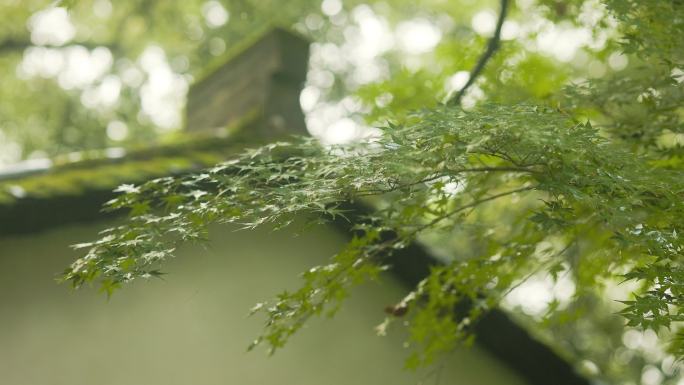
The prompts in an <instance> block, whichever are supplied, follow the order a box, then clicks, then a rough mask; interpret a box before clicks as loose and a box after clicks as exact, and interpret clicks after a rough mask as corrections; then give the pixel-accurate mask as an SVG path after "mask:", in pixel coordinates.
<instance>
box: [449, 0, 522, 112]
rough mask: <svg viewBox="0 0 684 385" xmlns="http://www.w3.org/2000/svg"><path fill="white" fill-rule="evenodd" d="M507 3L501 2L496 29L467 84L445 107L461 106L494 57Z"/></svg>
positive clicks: (505, 0)
mask: <svg viewBox="0 0 684 385" xmlns="http://www.w3.org/2000/svg"><path fill="white" fill-rule="evenodd" d="M508 3H509V0H501V11H500V13H499V20H497V22H496V29H495V30H494V36H492V37H491V38H490V39H489V42H488V43H487V49H486V50H485V51H484V52H483V53H482V55H481V56H480V59H478V61H477V64H476V65H475V67H473V69H472V71H470V77H469V78H468V82H467V83H466V84H465V85H464V86H463V88H461V89H460V90H459V91H458V93H456V95H454V96H453V97H452V98H451V99H449V100H448V101H447V105H449V106H458V105H460V104H461V99H462V98H463V95H465V93H466V91H467V90H468V88H470V86H472V85H473V83H475V80H476V79H477V77H478V76H480V73H481V72H482V70H484V67H485V65H487V62H488V61H489V59H491V58H492V56H494V53H496V51H497V50H498V49H499V43H500V42H501V28H502V27H503V23H504V20H505V19H506V14H507V13H508Z"/></svg>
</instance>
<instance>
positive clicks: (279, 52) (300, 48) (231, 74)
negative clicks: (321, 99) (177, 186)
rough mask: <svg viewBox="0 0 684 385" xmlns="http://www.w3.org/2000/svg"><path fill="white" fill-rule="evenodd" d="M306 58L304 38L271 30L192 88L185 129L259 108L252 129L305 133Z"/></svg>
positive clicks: (219, 125)
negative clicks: (302, 94) (301, 96)
mask: <svg viewBox="0 0 684 385" xmlns="http://www.w3.org/2000/svg"><path fill="white" fill-rule="evenodd" d="M308 60H309V42H308V41H307V40H305V39H303V38H301V37H299V36H297V35H295V34H293V33H291V32H288V31H286V30H283V29H273V30H271V31H270V32H268V33H266V34H265V35H264V36H263V37H262V38H261V39H260V40H258V41H257V42H256V43H254V44H253V45H251V46H249V47H248V48H246V49H244V50H243V51H242V52H240V53H238V54H237V55H234V56H233V57H231V58H230V59H229V60H228V61H227V62H226V63H225V64H224V65H222V66H220V67H219V68H218V69H216V70H215V71H214V72H213V73H211V74H209V75H207V76H205V77H204V78H202V79H201V80H199V81H198V82H197V83H195V84H194V85H193V86H192V87H191V88H190V91H189V94H188V103H187V108H186V125H187V129H188V130H190V131H197V130H222V129H226V128H229V127H230V126H232V125H234V124H235V123H236V122H239V121H240V120H241V119H243V118H244V117H245V116H251V115H254V114H257V115H259V118H260V123H259V124H255V125H253V126H252V127H253V128H255V132H254V133H253V134H254V135H258V136H263V137H274V136H279V135H282V134H285V133H299V134H305V133H306V125H305V123H304V114H303V113H302V110H301V107H300V105H299V93H300V91H301V88H302V85H303V84H304V81H305V80H306V71H307V63H308Z"/></svg>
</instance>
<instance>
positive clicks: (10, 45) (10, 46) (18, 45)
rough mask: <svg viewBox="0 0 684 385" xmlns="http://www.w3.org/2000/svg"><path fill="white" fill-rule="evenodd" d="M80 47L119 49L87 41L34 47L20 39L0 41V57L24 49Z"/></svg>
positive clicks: (114, 50)
mask: <svg viewBox="0 0 684 385" xmlns="http://www.w3.org/2000/svg"><path fill="white" fill-rule="evenodd" d="M76 45H80V46H83V47H85V48H86V49H88V50H93V49H95V48H97V47H106V48H109V50H110V51H112V52H116V51H118V50H119V49H120V47H119V45H118V44H116V43H94V42H89V41H80V42H71V43H68V44H66V45H61V46H52V45H46V46H43V45H36V44H33V43H32V42H31V41H30V40H20V39H5V40H1V41H0V55H3V54H9V53H20V54H21V53H22V52H23V51H24V50H25V49H27V48H30V47H46V48H56V49H59V48H64V47H69V46H76Z"/></svg>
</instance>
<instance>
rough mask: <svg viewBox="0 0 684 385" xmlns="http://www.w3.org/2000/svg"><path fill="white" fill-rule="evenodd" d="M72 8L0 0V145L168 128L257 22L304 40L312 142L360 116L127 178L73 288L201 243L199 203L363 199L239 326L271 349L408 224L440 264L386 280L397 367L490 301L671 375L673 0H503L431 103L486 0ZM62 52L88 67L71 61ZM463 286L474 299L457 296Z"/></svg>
mask: <svg viewBox="0 0 684 385" xmlns="http://www.w3.org/2000/svg"><path fill="white" fill-rule="evenodd" d="M68 6H69V11H68V12H67V11H58V13H59V12H63V14H62V13H59V14H57V16H56V20H60V19H59V18H60V17H61V18H63V17H67V18H68V20H69V21H70V23H71V25H72V26H73V33H72V34H71V35H68V34H67V35H65V36H66V37H65V36H63V37H62V40H50V39H55V38H54V37H52V38H49V37H45V35H44V34H43V35H41V33H40V28H38V27H36V25H39V24H40V23H37V22H36V21H35V20H38V19H37V18H38V16H36V15H38V14H40V12H45V10H46V9H47V10H50V9H52V10H53V11H51V12H55V11H54V9H55V8H49V2H47V1H21V2H20V1H16V0H0V18H2V20H6V21H7V22H5V23H1V24H0V67H1V68H2V69H3V72H2V73H3V75H0V84H3V87H1V88H0V100H2V101H3V103H2V104H0V135H2V139H3V140H2V141H0V143H5V146H4V147H3V149H4V150H2V149H0V158H6V160H7V161H13V160H16V159H19V158H27V157H35V156H43V155H49V156H53V155H56V154H60V153H66V152H70V151H74V150H82V149H88V148H102V147H105V146H110V145H113V144H116V145H124V146H126V145H130V144H133V143H151V142H155V141H159V140H163V136H164V135H167V134H168V132H169V131H171V130H173V129H175V128H177V127H179V126H180V125H181V121H180V114H179V111H180V108H181V107H182V104H183V97H184V92H185V91H184V90H185V89H187V85H188V84H189V83H190V82H191V80H192V78H197V77H199V76H202V74H203V73H204V72H206V71H207V70H209V69H211V68H213V66H214V65H215V63H217V62H218V61H220V60H221V56H222V55H224V52H227V51H230V49H231V47H234V46H237V45H239V42H240V41H243V39H244V38H245V37H246V36H248V35H249V34H250V33H251V32H253V31H255V30H258V29H260V28H263V27H264V26H265V25H267V24H269V23H280V24H284V25H288V26H293V27H294V28H295V29H297V30H298V31H299V32H301V33H303V34H305V35H307V36H309V37H310V38H312V39H313V41H314V44H313V46H312V58H311V64H310V72H309V79H308V81H307V85H306V88H305V89H304V92H303V93H302V106H303V108H304V110H305V112H307V114H308V117H307V121H308V123H309V127H310V129H311V130H312V132H313V133H314V134H317V135H320V136H322V137H323V139H324V142H326V143H328V142H333V143H337V142H340V141H341V140H338V139H335V138H333V139H329V138H328V139H326V138H327V137H326V134H330V133H332V134H334V133H335V128H337V129H347V130H349V129H350V128H351V129H352V131H354V132H356V133H357V134H359V133H361V134H360V135H357V136H364V135H369V136H371V137H372V140H370V141H366V142H363V143H361V144H354V145H345V146H332V147H330V146H327V145H320V144H319V143H318V142H317V141H315V140H309V139H302V140H300V141H296V142H293V143H289V144H286V143H279V144H275V145H271V146H268V147H265V148H261V149H257V150H253V151H250V152H248V153H245V154H244V155H242V156H240V157H237V158H236V159H235V160H234V161H230V162H226V163H222V164H219V165H217V166H216V167H214V168H211V169H208V170H206V171H205V172H202V173H198V174H196V175H192V176H187V177H183V178H162V179H158V180H154V181H151V182H148V183H145V184H142V185H140V186H130V185H126V186H122V187H121V188H120V191H121V192H122V195H121V196H120V198H119V199H117V200H116V201H114V202H112V203H111V205H110V207H112V208H121V207H128V208H130V209H131V221H130V223H129V224H128V225H126V226H123V227H120V228H116V229H112V230H111V231H110V232H108V233H106V234H105V237H104V238H103V239H101V240H99V241H96V242H94V243H90V244H85V245H81V246H82V247H86V248H87V249H88V251H87V255H86V256H85V257H83V258H81V259H79V260H78V261H77V262H76V263H75V264H74V265H72V266H71V267H70V268H69V270H68V271H67V273H66V278H67V279H68V280H71V281H72V282H73V283H74V284H76V285H77V286H78V285H81V284H83V283H86V282H91V281H97V282H100V283H101V284H102V287H103V289H105V290H106V291H108V292H111V291H113V290H114V289H115V288H117V287H119V286H120V285H121V284H123V283H125V282H129V281H131V280H133V279H135V278H137V277H148V276H154V275H157V274H158V273H159V268H160V263H161V262H162V261H163V260H164V259H166V258H168V256H169V255H171V254H172V253H173V249H174V248H175V247H176V246H178V245H179V244H180V243H182V242H184V241H202V240H204V239H205V237H206V232H205V231H206V225H207V224H208V223H209V222H212V221H214V222H235V223H240V224H243V225H245V226H246V227H251V226H256V225H261V224H265V223H272V224H273V223H275V224H276V225H277V226H284V225H287V224H288V223H289V222H290V221H291V220H292V219H293V216H294V215H295V214H299V213H309V215H312V216H313V217H314V222H318V221H325V220H326V219H330V218H332V217H337V216H344V215H345V212H344V211H343V210H342V208H341V207H343V206H342V205H343V203H345V202H348V201H350V200H358V199H370V200H371V201H372V202H373V203H374V204H376V206H377V207H378V208H379V209H378V211H377V212H375V213H374V214H373V215H371V216H368V217H364V218H362V221H361V222H360V223H359V224H358V225H357V228H356V230H357V235H356V237H355V238H354V240H353V241H351V242H350V244H349V245H348V246H347V248H345V249H344V250H341V251H340V253H339V254H338V255H336V256H335V257H333V260H332V261H331V263H330V264H329V265H326V266H321V267H317V268H313V269H312V270H310V271H308V272H306V273H304V274H303V278H304V284H303V285H302V287H301V288H300V289H299V290H296V291H293V292H286V293H283V294H281V295H280V296H278V298H276V299H275V300H274V301H272V302H270V303H266V304H260V305H258V306H257V307H256V308H255V311H260V312H263V313H264V314H265V315H266V318H267V320H268V322H267V327H266V329H265V332H264V335H263V336H262V338H261V339H258V340H257V341H256V342H257V343H265V344H267V345H269V346H270V347H271V348H273V349H277V348H280V347H281V346H282V345H283V344H284V343H285V342H286V340H287V339H288V338H289V337H290V336H291V334H292V333H294V332H295V331H297V330H298V329H299V328H301V327H302V325H303V324H304V323H305V321H306V319H308V318H309V317H310V316H312V315H317V314H327V313H330V312H334V309H335V308H336V307H337V306H339V304H340V303H341V300H343V299H344V297H345V296H346V295H347V289H348V288H349V286H351V285H353V284H356V283H358V282H360V281H363V280H365V279H369V278H375V277H376V276H377V275H378V274H379V273H380V272H381V271H382V270H383V269H384V266H385V265H386V264H391V263H392V259H391V254H392V251H393V250H396V249H397V248H402V247H403V246H405V245H406V244H407V243H408V242H413V241H416V240H418V241H422V242H425V243H426V244H427V245H428V246H429V247H431V248H432V249H434V250H435V252H436V253H438V254H440V255H444V256H445V264H444V265H443V266H440V267H439V268H435V269H434V270H433V272H432V274H431V275H430V276H429V277H427V278H426V279H425V280H424V281H423V282H422V283H421V284H420V285H419V286H418V287H416V288H415V290H414V291H412V292H411V293H409V294H408V295H407V297H405V298H404V299H397V305H396V306H395V309H397V311H396V312H394V313H395V314H396V315H400V314H404V313H405V315H404V316H403V318H401V320H402V321H404V320H405V321H407V322H408V325H409V326H408V327H409V330H410V337H409V338H410V340H409V344H410V345H411V346H413V348H414V350H413V352H414V354H413V355H412V356H411V357H410V359H409V364H410V365H412V366H413V365H419V364H422V363H426V362H430V361H431V360H432V359H433V358H434V357H435V356H436V355H438V354H440V353H443V352H445V351H448V350H449V349H451V348H452V347H453V346H454V345H455V344H457V343H469V342H471V341H472V337H473V336H472V335H471V333H470V331H471V328H470V327H469V325H470V324H472V323H473V322H476V321H477V318H478V317H479V316H481V315H482V314H483V313H484V312H486V311H487V309H490V308H491V307H493V306H500V305H503V306H506V307H508V308H509V309H511V310H512V311H514V312H515V314H517V315H519V318H520V319H521V320H522V321H523V322H526V323H527V324H528V325H531V326H533V327H532V329H533V330H534V331H535V332H536V333H537V334H538V336H539V337H540V338H542V339H546V340H547V341H549V343H551V344H554V345H555V346H556V347H557V348H558V349H559V351H561V352H562V353H563V354H566V355H567V356H568V357H570V358H572V359H573V360H574V362H576V363H577V366H578V368H580V369H581V370H584V371H585V372H586V373H587V374H589V375H592V376H595V377H596V378H600V379H603V380H604V381H606V382H609V383H613V382H615V383H620V382H623V383H640V382H643V383H645V384H649V385H650V384H659V383H666V384H675V383H677V381H678V380H679V377H678V374H677V373H676V368H677V367H678V364H677V363H676V362H675V359H676V358H681V357H682V356H684V348H683V346H684V343H682V341H684V337H683V336H676V335H675V334H676V330H678V328H679V327H680V326H679V325H680V321H682V319H681V317H682V311H684V310H681V308H680V301H681V300H682V295H683V294H682V290H681V282H683V281H684V276H683V275H684V273H682V268H681V257H682V255H681V253H682V245H681V243H682V242H681V240H680V236H679V234H680V233H681V228H682V222H681V218H682V208H683V206H682V203H681V202H682V180H684V179H682V167H683V164H682V155H684V154H682V146H683V145H684V130H683V129H684V126H683V123H682V117H683V110H682V108H683V107H682V105H683V103H682V102H683V96H684V95H683V93H684V91H683V89H684V87H682V80H684V72H683V70H684V68H683V65H684V64H683V63H682V61H683V58H682V55H683V54H684V47H683V46H682V44H684V29H683V28H684V4H682V2H681V1H678V0H673V1H669V0H668V1H665V0H660V1H656V0H651V1H632V0H606V1H603V2H598V1H593V0H592V1H583V0H567V1H563V0H539V1H537V2H535V1H515V2H511V9H510V12H509V15H508V18H507V24H504V29H503V32H504V33H503V34H502V44H501V47H500V49H499V51H498V52H497V54H496V55H495V56H494V57H493V58H492V59H491V60H490V61H489V62H488V64H487V66H486V67H485V70H484V72H483V73H482V74H481V75H480V76H479V77H478V79H477V80H476V82H475V83H474V85H473V86H472V87H470V89H469V90H468V92H467V93H466V95H465V96H464V98H463V99H462V107H460V108H445V107H443V106H442V105H441V104H440V103H441V102H444V101H445V100H447V99H448V98H449V96H450V95H453V94H454V92H456V91H458V89H459V88H460V87H461V86H462V85H463V84H464V83H465V81H467V79H468V72H469V71H470V70H471V68H472V67H473V66H474V64H475V63H476V62H477V60H478V58H479V56H480V54H481V52H482V51H483V50H484V48H485V47H486V45H487V41H488V38H489V36H490V35H491V32H492V30H493V29H492V28H489V27H487V25H490V26H491V24H492V23H493V21H494V20H495V18H496V12H497V7H498V2H496V1H489V2H473V1H438V0H428V1H421V2H415V1H405V0H397V1H392V2H363V1H345V2H344V3H341V2H338V1H334V0H327V1H324V2H319V1H314V0H299V1H290V2H288V4H287V6H283V4H282V3H281V2H274V1H268V0H251V1H248V0H243V1H225V2H215V1H184V2H168V1H161V0H156V1H155V0H146V1H116V2H113V1H112V2H110V1H106V0H78V1H71V2H70V4H68ZM57 9H59V8H57ZM60 15H61V16H60ZM31 20H33V21H31ZM27 26H28V27H27ZM59 28H61V29H62V30H64V29H65V30H67V32H68V31H69V28H68V26H67V27H64V25H62V26H61V27H59ZM59 28H58V29H59ZM418 35H419V36H421V38H420V39H417V40H416V39H411V37H412V36H418ZM72 57H73V58H85V59H83V60H91V61H90V62H89V63H91V64H92V65H93V66H96V65H99V64H97V63H104V64H102V66H103V68H104V69H103V70H102V71H100V72H98V73H97V74H95V75H92V76H91V79H92V80H91V81H89V82H86V83H78V82H75V80H74V79H77V78H78V77H76V76H72V77H69V70H68V68H69V66H68V64H65V63H68V62H69V60H71V59H70V58H72ZM60 68H61V70H58V69H60ZM72 75H73V74H72ZM80 75H83V74H80ZM81 78H82V76H81ZM117 84H118V86H117ZM164 84H167V85H170V87H167V88H164V87H163V85H164ZM117 87H118V90H119V91H118V96H117V98H116V99H115V101H114V102H112V103H108V101H111V100H112V99H111V98H110V99H107V95H111V94H112V92H113V91H112V90H116V89H117ZM160 90H161V91H160ZM162 91H163V92H162ZM113 93H116V92H113ZM160 100H165V101H166V103H161V102H159V101H160ZM169 101H170V102H169ZM340 122H343V124H342V123H340ZM388 122H389V123H388ZM367 126H375V127H383V128H382V129H381V130H378V129H375V130H372V129H368V128H367ZM122 127H123V128H122ZM348 136H349V135H347V137H348ZM352 136H353V135H352ZM7 143H11V145H7ZM10 150H11V151H10ZM3 152H4V153H5V155H3ZM9 152H12V153H13V154H14V155H12V156H9V155H7V154H9ZM0 160H1V159H0ZM625 280H627V282H625V283H622V284H620V282H622V281H625ZM534 285H537V286H534ZM540 285H541V286H540ZM530 287H531V288H535V287H536V291H535V292H534V293H535V294H536V295H538V294H539V292H540V291H542V292H543V291H548V293H547V294H548V296H547V297H544V298H542V300H541V302H542V303H541V306H537V307H533V306H531V305H530V303H528V302H529V301H528V302H525V301H522V300H519V299H520V298H521V297H525V295H524V294H525V293H530V291H529V290H531V289H530ZM559 287H565V288H566V290H565V294H562V293H560V294H559V290H558V289H559ZM568 288H570V289H568ZM525 290H527V291H525ZM630 292H633V293H634V294H633V295H630V294H629V293H630ZM516 298H518V299H517V300H516ZM615 300H621V301H623V302H622V303H619V302H616V301H615ZM464 301H465V302H468V303H470V304H471V305H472V306H471V307H470V308H469V309H470V310H468V312H466V313H464V314H459V315H458V317H453V313H452V312H451V311H449V310H450V309H452V308H454V307H455V306H456V305H457V304H459V303H463V302H464ZM537 305H539V304H537ZM617 312H620V313H621V314H622V316H623V318H620V317H619V316H617V315H616V314H615V313H617ZM396 318H397V317H396V316H390V317H389V318H388V319H387V320H386V321H385V322H384V323H382V324H381V326H380V328H379V329H380V331H381V332H384V331H385V330H386V329H387V328H390V325H391V324H392V321H393V320H395V319H396ZM625 320H626V321H625ZM625 323H627V324H628V326H627V327H626V328H625V326H624V324H625ZM642 329H644V330H645V331H644V330H642ZM655 333H657V335H658V336H659V337H660V341H661V343H658V340H657V338H656V337H655V335H656V334H655ZM671 341H674V342H673V343H672V346H671V351H670V353H667V352H665V351H664V350H663V349H662V345H664V344H666V343H669V342H671Z"/></svg>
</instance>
